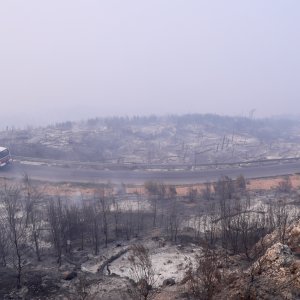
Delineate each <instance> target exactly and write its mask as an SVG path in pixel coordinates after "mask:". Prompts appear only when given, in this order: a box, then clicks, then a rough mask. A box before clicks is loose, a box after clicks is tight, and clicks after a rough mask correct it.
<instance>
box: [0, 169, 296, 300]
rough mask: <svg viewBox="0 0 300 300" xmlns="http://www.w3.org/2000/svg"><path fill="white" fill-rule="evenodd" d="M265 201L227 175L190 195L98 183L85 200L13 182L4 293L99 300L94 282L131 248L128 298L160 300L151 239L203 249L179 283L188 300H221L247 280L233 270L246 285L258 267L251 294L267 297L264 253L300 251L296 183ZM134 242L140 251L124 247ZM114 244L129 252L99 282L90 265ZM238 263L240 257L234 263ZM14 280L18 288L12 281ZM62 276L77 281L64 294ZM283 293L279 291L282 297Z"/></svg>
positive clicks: (4, 215)
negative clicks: (294, 227) (276, 247)
mask: <svg viewBox="0 0 300 300" xmlns="http://www.w3.org/2000/svg"><path fill="white" fill-rule="evenodd" d="M259 196H261V195H259V194H255V193H253V192H250V191H248V190H247V182H246V180H245V178H244V177H243V176H242V175H241V176H239V177H238V178H236V179H235V180H233V179H231V178H229V177H226V176H225V177H222V178H220V179H219V180H218V181H217V182H216V183H205V184H204V185H202V188H201V189H199V187H196V186H195V187H191V188H190V189H189V190H188V191H187V192H186V193H185V194H184V195H183V194H181V195H180V194H178V192H177V187H176V186H172V185H166V184H163V183H159V182H146V183H145V184H144V192H141V191H138V190H136V191H135V192H133V193H131V194H128V193H126V187H125V186H123V187H121V188H118V189H116V188H115V187H114V186H112V185H109V184H108V185H105V186H101V187H94V189H93V193H92V194H91V195H89V196H86V195H83V194H82V195H81V196H80V197H78V198H77V199H76V201H74V200H72V199H69V198H68V197H66V196H63V195H61V194H59V192H57V194H56V195H49V194H48V193H46V192H45V190H44V189H43V188H42V187H41V185H40V184H36V183H35V182H32V181H31V180H30V178H29V177H28V176H25V177H24V179H23V181H22V182H19V183H11V182H5V183H3V185H2V186H1V192H0V201H1V219H0V262H1V270H3V272H0V276H1V282H3V285H1V287H0V292H1V293H2V294H1V297H4V295H8V294H11V293H17V294H18V293H21V291H23V292H24V288H25V289H26V291H27V294H26V293H25V294H26V295H27V296H26V297H27V298H26V299H34V297H37V298H38V297H41V296H43V297H46V298H47V299H55V297H57V295H58V294H59V293H62V294H64V295H67V296H68V297H69V298H70V299H76V297H75V296H74V294H72V293H76V291H78V290H80V291H81V293H82V296H81V297H83V298H82V299H90V298H89V297H92V296H91V290H90V289H89V287H90V285H91V284H98V282H99V280H103V279H99V278H103V277H101V276H111V275H112V274H111V271H110V269H109V268H110V263H111V262H113V261H114V260H115V259H117V258H118V257H121V256H122V255H124V254H125V253H126V252H129V253H130V254H129V258H128V261H129V265H130V268H131V272H132V274H131V280H129V281H128V282H127V284H128V291H127V292H126V293H127V296H126V297H129V298H128V299H138V298H140V299H152V298H155V296H156V295H158V294H159V292H160V290H161V287H160V286H159V285H157V283H156V279H157V278H156V277H157V274H156V273H155V269H154V268H153V266H152V261H151V255H150V254H151V253H150V252H149V249H147V246H145V245H143V243H144V241H145V239H147V237H152V238H153V239H154V240H155V241H158V243H159V244H158V245H160V246H161V247H164V245H165V243H169V244H170V245H178V246H179V245H180V247H185V246H186V245H196V246H197V247H200V248H201V249H202V250H201V253H199V254H197V255H196V256H195V260H194V263H193V264H191V265H190V267H188V269H186V271H185V276H184V279H183V281H182V283H181V285H180V286H181V287H180V288H181V289H182V288H183V287H184V286H186V287H187V289H186V292H185V293H183V294H182V297H183V298H184V297H185V296H184V295H186V296H187V295H189V296H188V297H190V298H189V299H214V298H216V299H221V298H220V297H221V296H220V295H222V293H223V292H224V291H226V292H228V287H229V283H228V282H227V281H228V280H229V278H231V280H233V281H237V280H238V279H234V277H232V276H234V275H232V273H231V270H232V268H233V269H235V270H236V271H237V272H240V276H241V277H242V278H244V280H245V281H247V280H248V279H247V276H248V275H245V274H246V273H244V270H245V269H247V268H248V267H251V266H252V265H253V264H254V263H255V262H256V263H255V265H253V266H255V268H254V267H253V268H254V269H251V270H252V271H251V272H250V275H249V276H250V279H249V281H247V282H248V283H247V284H248V285H249V289H248V290H247V291H248V293H249V295H250V294H251V295H252V294H253V293H254V292H255V293H258V292H257V290H258V291H259V287H258V286H256V285H255V282H256V281H255V278H257V276H260V275H259V274H262V273H263V272H264V271H263V270H264V258H263V257H264V255H265V253H266V251H267V250H268V249H269V247H271V246H272V245H273V244H274V243H276V242H280V243H281V244H282V245H285V244H289V245H290V247H291V249H293V251H297V247H298V244H297V240H291V229H290V226H291V224H292V223H293V222H295V221H296V220H297V215H298V204H297V203H298V202H297V199H298V198H299V195H298V191H297V190H295V189H293V188H292V185H291V182H290V179H289V178H286V179H283V180H282V181H280V182H279V183H278V185H277V188H276V189H274V190H273V191H272V193H271V194H270V195H267V196H264V197H263V199H264V200H263V201H257V198H259ZM129 200H130V201H129ZM124 201H125V202H124ZM124 203H125V205H124ZM143 203H147V204H148V206H147V207H145V206H143ZM153 232H155V235H154V236H153ZM269 236H272V239H271V238H267V237H269ZM125 244H126V245H130V244H131V245H132V246H130V247H129V248H126V247H125V248H124V247H123V246H122V245H125ZM111 247H120V251H118V252H116V253H114V254H113V255H111V257H107V260H104V262H103V264H102V265H101V266H100V267H99V269H98V275H99V276H100V277H99V278H97V279H95V278H94V279H91V278H89V275H88V274H87V273H86V272H84V271H83V270H82V264H83V263H84V262H86V261H87V260H88V259H89V257H90V256H91V255H93V256H95V257H100V256H101V254H102V253H104V251H105V249H110V248H111ZM116 249H118V248H116ZM233 257H239V260H236V261H235V265H234V266H233V265H232V259H233ZM66 265H68V267H67V273H66V270H65V266H66ZM46 269H47V270H48V274H47V275H46V274H44V272H45V270H46ZM106 269H107V270H106ZM4 270H6V271H4ZM105 270H106V271H105ZM104 271H105V272H106V275H105V272H104ZM107 272H108V273H107ZM297 272H298V271H297V267H296V271H295V270H294V274H298V273H297ZM37 274H40V275H41V276H39V275H37ZM229 275H230V276H231V277H230V276H229ZM2 277H3V278H2ZM7 277H9V278H10V282H14V284H13V286H11V285H6V283H5V282H6V281H7V280H8V279H7ZM251 278H252V279H251ZM62 280H69V281H71V282H74V286H73V290H72V289H70V290H69V291H68V290H60V287H61V284H62V283H61V282H62ZM171 282H172V281H171ZM32 286H34V289H31V288H30V287H32ZM75 290H76V291H75ZM12 291H13V292H12ZM129 291H130V292H129ZM284 291H285V288H282V290H276V289H275V290H273V293H274V294H276V297H279V299H280V297H281V295H282V293H284ZM229 294H230V293H229V292H228V295H229ZM51 297H52V298H51ZM120 297H121V296H120ZM124 297H125V296H124ZM228 297H229V296H228ZM243 297H244V296H243ZM245 297H246V296H245ZM247 297H248V296H247ZM247 297H246V298H244V299H251V297H250V296H249V297H250V298H249V297H248V298H247ZM91 299H92V298H91ZM116 299H118V298H116ZM119 299H122V298H119Z"/></svg>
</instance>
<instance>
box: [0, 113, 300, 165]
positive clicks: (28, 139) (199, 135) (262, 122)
mask: <svg viewBox="0 0 300 300" xmlns="http://www.w3.org/2000/svg"><path fill="white" fill-rule="evenodd" d="M299 125H300V124H299V122H298V121H293V120H286V119H253V118H246V117H225V116H218V115H198V114H194V115H183V116H164V117H158V116H149V117H132V118H129V117H112V118H95V119H89V120H87V121H82V122H64V123H59V124H55V125H51V126H48V127H44V128H27V129H20V130H18V129H15V128H6V130H5V131H2V132H0V138H1V141H2V144H3V145H6V146H7V147H9V148H10V149H11V152H12V153H13V155H15V156H22V157H34V158H44V159H56V160H67V161H82V162H94V163H95V162H97V163H106V164H118V165H119V166H122V165H124V164H125V165H126V166H128V164H129V165H131V166H132V167H133V168H134V167H137V166H138V165H139V164H142V166H144V167H147V166H151V165H156V164H164V165H172V164H175V165H176V164H180V165H189V166H194V167H197V166H199V165H201V164H206V163H224V162H234V161H249V160H260V159H267V158H268V157H276V158H285V157H293V156H296V155H297V153H298V152H297V151H298V150H299V148H298V142H299V136H298V134H297V130H298V129H299Z"/></svg>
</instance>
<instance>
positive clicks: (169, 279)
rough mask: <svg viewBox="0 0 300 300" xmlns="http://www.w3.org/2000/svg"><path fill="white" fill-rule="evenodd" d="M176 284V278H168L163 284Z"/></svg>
mask: <svg viewBox="0 0 300 300" xmlns="http://www.w3.org/2000/svg"><path fill="white" fill-rule="evenodd" d="M174 284H175V279H173V278H167V279H165V280H164V281H163V286H171V285H174Z"/></svg>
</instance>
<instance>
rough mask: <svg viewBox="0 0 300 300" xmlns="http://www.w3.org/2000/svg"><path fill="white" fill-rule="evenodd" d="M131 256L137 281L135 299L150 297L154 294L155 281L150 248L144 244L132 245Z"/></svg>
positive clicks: (131, 266) (134, 278)
mask: <svg viewBox="0 0 300 300" xmlns="http://www.w3.org/2000/svg"><path fill="white" fill-rule="evenodd" d="M131 251H132V254H131V255H130V256H129V258H128V259H129V262H130V270H131V275H132V278H133V280H134V282H135V289H134V293H135V295H134V296H135V299H140V300H141V299H144V300H147V299H150V298H151V297H152V296H153V295H154V289H153V284H154V283H155V278H154V270H153V267H152V262H151V259H150V255H149V250H148V249H147V248H145V247H144V246H143V245H140V244H136V245H133V246H132V247H131Z"/></svg>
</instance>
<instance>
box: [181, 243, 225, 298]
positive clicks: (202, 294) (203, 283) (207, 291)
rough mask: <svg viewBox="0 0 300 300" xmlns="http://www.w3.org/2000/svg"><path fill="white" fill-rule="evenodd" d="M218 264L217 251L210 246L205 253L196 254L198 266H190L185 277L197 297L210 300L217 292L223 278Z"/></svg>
mask: <svg viewBox="0 0 300 300" xmlns="http://www.w3.org/2000/svg"><path fill="white" fill-rule="evenodd" d="M218 264H219V261H218V256H217V254H216V252H215V251H213V250H209V249H208V248H206V249H205V250H204V254H203V255H197V256H196V268H195V269H193V268H192V267H190V268H189V270H188V271H187V273H186V278H185V281H186V282H187V283H188V287H189V293H191V294H192V295H193V297H194V298H195V299H203V300H206V299H207V300H210V299H212V298H213V295H214V294H215V293H216V292H217V290H218V289H217V288H218V285H220V282H221V278H222V276H221V273H220V271H219V269H218Z"/></svg>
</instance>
